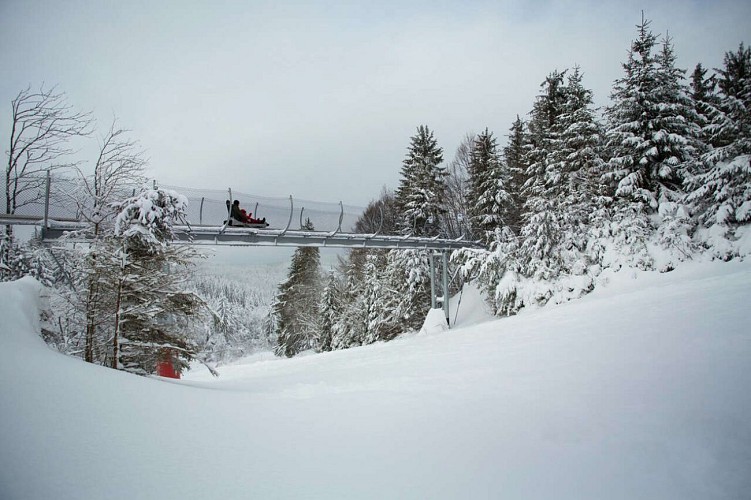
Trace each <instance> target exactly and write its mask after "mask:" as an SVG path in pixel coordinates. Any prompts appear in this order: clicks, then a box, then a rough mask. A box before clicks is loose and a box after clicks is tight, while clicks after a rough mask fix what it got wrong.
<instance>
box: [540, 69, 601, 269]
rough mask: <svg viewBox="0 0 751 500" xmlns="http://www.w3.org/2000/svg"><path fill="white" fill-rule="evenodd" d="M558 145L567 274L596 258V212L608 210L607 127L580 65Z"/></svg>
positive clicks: (553, 165) (555, 155) (554, 162)
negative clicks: (604, 179)
mask: <svg viewBox="0 0 751 500" xmlns="http://www.w3.org/2000/svg"><path fill="white" fill-rule="evenodd" d="M558 127H559V128H560V134H559V139H558V142H557V147H556V148H555V149H554V150H553V151H552V152H551V155H550V159H549V161H550V170H551V171H553V172H556V175H557V176H560V177H559V180H558V182H557V183H556V185H555V187H553V188H552V191H551V192H550V194H551V195H553V196H554V197H555V199H556V207H554V210H555V212H556V213H558V214H559V215H558V219H559V226H560V229H561V238H560V245H559V249H558V252H560V253H561V255H562V261H563V262H562V263H563V269H564V272H565V273H569V274H582V273H583V272H584V271H585V270H586V269H587V267H588V266H589V265H590V264H591V263H592V262H593V261H594V260H596V257H595V256H594V255H585V254H586V249H587V247H588V245H589V240H590V229H591V228H592V226H593V225H594V224H593V221H594V220H595V217H594V215H595V214H596V213H597V212H598V211H599V210H601V209H602V206H601V200H600V198H599V196H600V195H601V194H602V191H603V188H602V186H601V184H600V176H601V175H602V173H603V164H604V162H603V161H602V158H601V150H602V144H603V131H602V126H601V125H600V124H599V123H598V122H597V118H596V116H595V110H594V109H593V101H592V91H591V90H589V89H587V88H585V87H584V85H583V84H582V73H581V70H580V68H579V67H578V66H576V67H575V68H574V70H573V71H572V72H571V73H570V74H569V75H568V79H567V83H566V87H565V102H564V104H563V106H562V112H561V114H560V116H559V117H558Z"/></svg>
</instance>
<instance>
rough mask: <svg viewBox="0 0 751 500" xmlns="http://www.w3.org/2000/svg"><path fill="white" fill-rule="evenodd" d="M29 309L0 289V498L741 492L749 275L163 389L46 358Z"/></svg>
mask: <svg viewBox="0 0 751 500" xmlns="http://www.w3.org/2000/svg"><path fill="white" fill-rule="evenodd" d="M634 278H636V279H634ZM37 293H38V289H37V287H36V285H35V283H34V282H33V281H31V280H22V281H20V282H16V283H12V284H0V317H1V318H2V323H0V412H1V416H2V419H1V420H0V450H1V451H0V498H3V499H6V498H8V499H18V498H29V499H37V498H76V499H98V498H139V499H147V498H160V499H164V498H201V499H206V498H525V499H526V498H598V499H602V498H624V499H625V498H629V499H631V498H676V499H686V498H697V499H699V498H700V499H708V498H743V497H744V496H745V495H747V494H748V492H749V491H751V474H749V471H750V470H751V418H749V415H751V326H750V324H751V323H750V321H749V320H750V319H751V311H750V310H749V303H751V264H749V263H739V262H731V263H710V264H693V265H688V266H686V267H683V268H680V269H678V270H675V271H673V272H671V273H668V274H658V273H641V274H638V275H632V274H631V273H630V272H622V273H617V274H614V275H613V276H612V278H611V283H610V285H609V286H607V287H600V288H598V290H597V291H596V292H595V293H593V294H591V295H590V296H587V297H585V298H584V299H581V300H579V301H576V302H572V303H569V304H565V305H560V306H551V307H546V308H543V309H541V310H537V311H527V312H524V313H522V314H520V315H519V316H516V317H512V318H506V319H501V320H494V321H490V322H485V323H482V324H479V325H471V323H473V322H474V321H468V320H467V321H464V325H466V326H462V327H459V328H456V329H453V330H450V331H445V332H440V333H427V334H417V335H412V336H408V337H403V338H399V339H397V340H395V341H392V342H390V343H386V344H376V345H372V346H367V347H363V348H358V349H351V350H348V351H338V352H333V353H326V354H320V355H307V356H302V357H298V358H293V359H290V360H284V359H275V358H272V357H270V356H256V357H254V358H249V359H246V360H244V361H243V362H242V363H238V364H235V365H232V366H226V367H223V369H222V376H221V377H220V378H218V379H211V377H210V376H209V375H208V374H206V373H205V372H201V371H196V372H195V373H193V372H192V373H190V374H189V376H188V377H186V379H185V380H183V381H180V382H169V381H167V380H159V379H146V378H139V377H135V376H131V375H128V374H125V373H119V372H115V371H112V370H108V369H105V368H101V367H96V366H92V365H87V364H85V363H82V362H80V361H77V360H75V359H72V358H67V357H64V356H62V355H59V354H56V353H54V352H52V351H51V350H49V349H47V348H46V347H45V346H44V345H43V343H42V341H41V340H39V338H38V337H37V336H36V334H35V333H34V331H35V330H36V329H38V324H37V320H36V312H35V311H34V308H35V307H36V306H37V304H36V303H35V297H36V294H37ZM469 295H471V294H469ZM465 302H466V305H468V306H470V308H472V307H474V308H475V313H473V315H475V318H476V317H479V315H476V313H477V309H476V307H477V304H476V303H475V302H474V301H473V300H472V299H471V298H468V297H465V298H464V300H463V303H465ZM458 324H460V325H461V324H462V311H459V321H458Z"/></svg>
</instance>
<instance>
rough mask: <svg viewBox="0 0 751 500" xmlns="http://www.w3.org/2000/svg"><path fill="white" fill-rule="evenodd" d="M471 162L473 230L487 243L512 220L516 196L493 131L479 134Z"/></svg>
mask: <svg viewBox="0 0 751 500" xmlns="http://www.w3.org/2000/svg"><path fill="white" fill-rule="evenodd" d="M470 158H471V159H470V164H469V179H468V181H469V182H468V192H467V195H468V196H469V213H470V215H471V219H470V220H471V223H472V228H473V233H474V234H476V235H478V236H479V237H480V238H481V240H482V241H483V242H485V243H486V244H487V243H489V242H490V240H491V239H492V237H493V234H494V232H495V230H496V228H499V227H501V226H503V225H507V223H508V214H509V213H510V212H511V209H512V205H513V199H512V197H511V194H510V193H509V192H508V186H509V184H510V175H509V171H508V168H507V167H506V165H504V164H503V163H502V160H501V157H500V155H499V154H498V146H497V144H496V140H495V137H493V133H492V132H489V131H488V129H487V128H486V129H485V131H484V132H483V133H481V134H480V135H478V136H477V138H476V139H475V142H474V144H473V147H472V151H471V157H470Z"/></svg>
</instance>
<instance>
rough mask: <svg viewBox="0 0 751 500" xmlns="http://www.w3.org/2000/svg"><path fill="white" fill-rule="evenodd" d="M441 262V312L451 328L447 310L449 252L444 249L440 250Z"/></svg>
mask: <svg viewBox="0 0 751 500" xmlns="http://www.w3.org/2000/svg"><path fill="white" fill-rule="evenodd" d="M441 264H442V266H441V267H442V268H443V269H442V271H443V314H444V315H445V316H446V324H447V325H448V327H449V328H451V320H450V319H449V317H450V315H451V314H450V312H449V254H448V251H446V250H444V251H443V252H441Z"/></svg>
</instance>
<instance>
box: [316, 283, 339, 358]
mask: <svg viewBox="0 0 751 500" xmlns="http://www.w3.org/2000/svg"><path fill="white" fill-rule="evenodd" d="M341 313H342V291H341V285H340V284H339V280H338V278H337V276H336V273H334V271H333V270H331V271H329V274H328V278H327V279H326V285H325V286H324V288H323V294H322V296H321V305H320V314H321V324H320V331H319V334H318V340H317V348H318V350H319V351H330V350H331V349H332V339H333V335H334V325H335V324H336V320H337V318H338V317H339V316H340V315H341Z"/></svg>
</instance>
